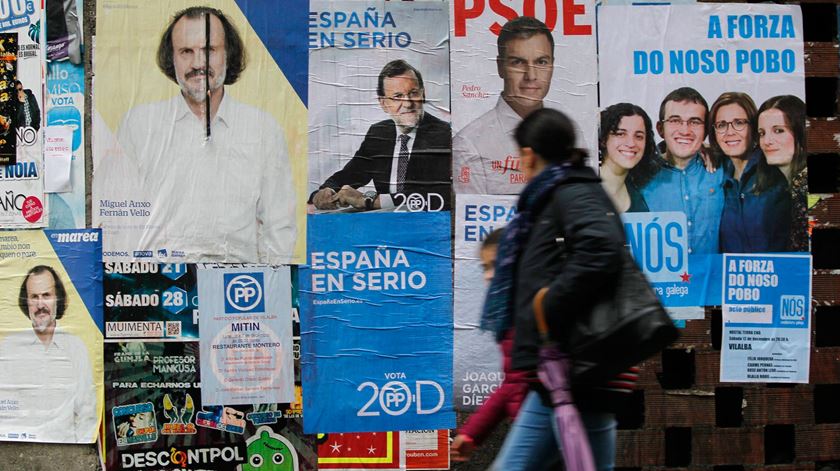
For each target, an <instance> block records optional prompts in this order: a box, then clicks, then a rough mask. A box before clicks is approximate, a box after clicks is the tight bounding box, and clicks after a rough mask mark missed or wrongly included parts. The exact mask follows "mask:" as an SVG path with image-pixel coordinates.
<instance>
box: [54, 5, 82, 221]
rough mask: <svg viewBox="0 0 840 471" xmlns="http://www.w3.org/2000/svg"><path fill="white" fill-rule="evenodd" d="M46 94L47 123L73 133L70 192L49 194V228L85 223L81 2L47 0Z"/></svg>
mask: <svg viewBox="0 0 840 471" xmlns="http://www.w3.org/2000/svg"><path fill="white" fill-rule="evenodd" d="M46 9H47V15H46V16H47V61H48V62H47V94H46V121H47V125H48V126H70V128H71V129H72V133H73V144H72V146H73V149H72V152H73V154H72V163H71V169H70V181H71V191H68V192H62V193H50V195H49V198H48V199H49V207H50V219H49V225H50V228H52V229H72V228H76V227H84V226H85V208H86V202H85V188H86V186H85V159H84V149H85V142H84V140H85V139H84V135H85V133H84V118H83V117H84V114H85V67H84V65H83V64H82V55H83V46H82V37H83V34H82V28H81V25H82V17H81V13H82V4H81V2H77V1H76V0H48V1H47V2H46Z"/></svg>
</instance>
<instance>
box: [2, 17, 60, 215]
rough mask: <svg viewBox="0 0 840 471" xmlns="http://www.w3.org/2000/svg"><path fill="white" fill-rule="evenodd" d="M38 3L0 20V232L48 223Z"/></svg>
mask: <svg viewBox="0 0 840 471" xmlns="http://www.w3.org/2000/svg"><path fill="white" fill-rule="evenodd" d="M41 5H42V3H41V2H35V1H33V0H23V1H20V2H14V6H13V7H10V8H9V11H8V12H6V14H5V15H4V17H3V19H2V20H0V45H2V47H0V182H2V194H0V227H3V228H36V227H44V226H46V225H47V222H48V206H47V202H46V200H45V198H44V159H43V156H42V144H43V143H42V139H43V138H42V135H43V132H42V130H41V114H42V110H43V109H44V65H43V64H44V56H43V53H42V51H41V47H40V42H41V33H40V31H41V30H40V24H41Z"/></svg>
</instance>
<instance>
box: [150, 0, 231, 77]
mask: <svg viewBox="0 0 840 471" xmlns="http://www.w3.org/2000/svg"><path fill="white" fill-rule="evenodd" d="M204 15H213V16H215V17H216V18H218V19H219V21H220V22H221V23H222V28H223V29H224V31H225V64H226V66H227V72H226V75H225V85H232V84H234V83H236V81H237V80H239V76H240V75H241V74H242V71H244V70H245V62H246V61H245V46H244V43H243V42H242V37H241V36H240V35H239V31H237V30H236V27H235V26H234V25H233V23H231V22H230V20H228V18H227V16H225V14H224V13H222V11H221V10H218V9H216V8H210V7H203V6H196V7H189V8H186V9H184V10H181V11H179V12H178V13H175V16H173V17H172V21H170V22H169V26H168V27H167V28H166V31H164V32H163V35H162V36H161V37H160V44H159V45H158V50H157V65H158V67H159V68H160V70H161V72H163V74H164V75H166V76H167V77H169V79H170V80H172V81H173V82H175V83H176V84H177V83H178V77H177V76H176V75H175V63H174V61H173V51H172V30H173V29H175V24H176V23H178V20H180V19H181V18H183V17H187V18H191V19H195V18H203V17H204Z"/></svg>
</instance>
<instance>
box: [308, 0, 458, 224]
mask: <svg viewBox="0 0 840 471" xmlns="http://www.w3.org/2000/svg"><path fill="white" fill-rule="evenodd" d="M447 20H448V12H447V8H446V4H445V3H442V2H386V1H366V2H359V1H322V0H315V1H312V2H311V3H310V16H309V43H308V44H309V50H310V53H309V75H310V82H309V86H310V89H309V97H310V110H311V112H310V119H309V129H310V131H309V139H310V141H309V161H310V170H309V184H308V187H307V192H308V200H307V204H308V209H309V211H310V212H313V213H316V214H320V213H325V212H336V211H341V212H358V211H370V210H384V211H388V210H389V211H414V212H416V211H441V210H448V209H449V208H450V206H451V202H450V194H451V187H452V186H451V183H450V166H451V140H452V136H451V131H450V125H449V29H448V27H447V25H448V21H447Z"/></svg>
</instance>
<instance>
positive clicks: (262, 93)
mask: <svg viewBox="0 0 840 471" xmlns="http://www.w3.org/2000/svg"><path fill="white" fill-rule="evenodd" d="M307 6H308V2H305V1H303V0H294V1H288V2H275V1H270V0H253V1H247V2H246V1H241V0H237V1H235V0H211V1H206V2H200V3H196V2H190V1H185V0H178V1H172V2H145V3H137V2H134V1H130V0H106V1H102V2H97V4H96V8H97V10H96V18H97V29H96V34H97V39H98V42H97V44H98V47H97V49H96V61H95V68H96V70H95V72H96V93H95V95H94V111H93V116H92V122H93V135H94V136H95V139H94V140H93V144H94V147H93V170H94V175H93V188H92V192H93V198H92V203H91V205H92V211H93V214H92V221H93V225H94V226H98V227H102V229H103V232H104V233H105V247H104V254H103V255H104V258H105V260H106V261H115V262H116V261H155V262H164V263H189V262H208V263H209V262H214V263H215V262H226V263H269V264H288V263H300V262H301V261H303V259H304V258H305V257H304V251H305V242H306V231H305V229H306V224H305V205H304V204H303V202H304V201H305V200H306V183H305V182H306V174H307V158H306V147H307V118H306V115H307V112H306V100H307V92H306V88H307V69H308V67H307V55H306V54H307V51H306V28H307V25H306V15H307V11H308V10H307Z"/></svg>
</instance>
